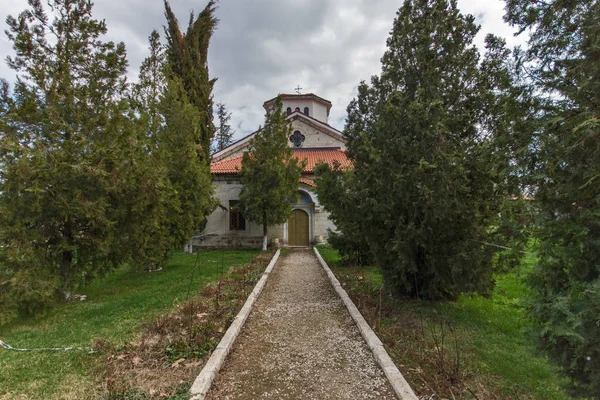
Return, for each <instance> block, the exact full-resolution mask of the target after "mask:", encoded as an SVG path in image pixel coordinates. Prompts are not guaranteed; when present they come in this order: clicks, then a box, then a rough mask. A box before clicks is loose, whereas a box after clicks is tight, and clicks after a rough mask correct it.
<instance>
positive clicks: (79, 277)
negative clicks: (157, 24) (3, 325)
mask: <svg viewBox="0 0 600 400" xmlns="http://www.w3.org/2000/svg"><path fill="white" fill-rule="evenodd" d="M30 6H31V8H30V9H29V10H26V11H24V12H23V13H21V14H20V15H19V16H18V17H17V18H14V17H12V16H10V17H8V18H7V23H8V26H9V31H8V32H7V34H8V37H9V39H10V40H11V41H12V42H13V47H14V49H15V52H16V55H15V56H14V57H9V58H8V64H9V66H10V67H11V68H13V69H14V70H15V71H17V73H18V80H17V82H16V84H15V87H14V92H13V93H9V92H8V90H4V91H3V93H2V98H1V103H2V107H0V108H1V109H2V110H3V111H2V126H3V129H2V140H1V141H0V154H1V155H2V179H0V214H1V215H0V230H1V240H2V244H3V246H2V254H1V257H2V259H3V265H4V266H5V267H6V270H8V271H10V272H9V279H8V281H9V283H8V285H9V287H10V288H12V289H11V290H9V291H8V292H10V293H12V296H13V297H14V298H18V299H19V300H18V303H19V304H17V305H18V306H19V307H21V308H26V309H28V310H30V311H31V310H32V309H34V308H36V307H40V306H43V305H44V304H46V303H47V302H48V301H50V300H51V299H52V298H53V296H54V295H55V293H56V292H57V291H60V292H63V293H65V294H66V295H67V297H68V296H69V294H70V292H71V291H72V290H73V288H74V287H75V286H76V285H77V284H78V283H79V282H85V281H87V280H88V279H90V278H92V277H94V276H96V275H98V274H102V273H104V272H106V271H108V270H110V269H111V268H114V267H115V266H117V265H120V264H121V263H123V262H127V261H136V262H137V261H139V259H134V258H135V257H136V255H135V252H133V251H132V249H131V247H130V243H131V240H130V238H132V237H133V236H134V235H136V234H137V233H136V232H137V230H136V228H137V226H136V225H135V224H133V225H132V224H131V223H130V222H131V221H132V220H135V219H139V216H140V214H144V213H145V211H146V210H145V206H144V205H145V201H146V200H145V199H143V196H140V195H137V196H135V197H134V196H132V194H137V193H147V191H151V192H152V191H155V189H156V188H155V187H154V186H155V185H159V184H160V179H156V176H155V175H154V174H153V169H152V168H148V167H147V165H146V164H145V157H144V147H143V143H141V142H140V141H139V140H138V137H137V135H136V134H135V123H134V121H133V119H132V116H131V108H130V104H129V101H128V98H127V97H128V96H127V85H126V78H125V74H126V68H127V60H126V56H125V47H124V45H123V43H119V44H115V43H113V42H104V41H102V39H101V36H102V35H103V34H105V33H106V25H105V23H104V22H100V21H97V20H94V19H93V17H92V4H91V3H90V2H88V1H86V0H61V1H58V0H55V1H51V2H50V7H51V8H52V10H53V14H55V15H56V17H55V18H54V19H53V20H52V21H51V20H50V17H49V16H48V14H47V13H46V11H45V10H44V8H43V6H42V5H41V2H40V1H39V0H31V1H30ZM5 88H6V87H5ZM132 131H133V133H132ZM139 163H141V164H142V165H140V164H139ZM134 199H135V200H134ZM138 200H140V202H137V203H136V201H138ZM146 218H151V216H149V215H146ZM141 256H142V257H145V255H144V254H142V255H141ZM5 293H6V292H5Z"/></svg>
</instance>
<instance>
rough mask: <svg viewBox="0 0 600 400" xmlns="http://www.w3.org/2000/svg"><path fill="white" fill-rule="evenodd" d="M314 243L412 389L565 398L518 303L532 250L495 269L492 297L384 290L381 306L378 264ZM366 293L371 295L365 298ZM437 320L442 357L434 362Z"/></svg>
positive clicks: (458, 394)
mask: <svg viewBox="0 0 600 400" xmlns="http://www.w3.org/2000/svg"><path fill="white" fill-rule="evenodd" d="M319 251H320V252H321V255H322V256H323V258H324V259H325V261H326V262H327V263H328V264H329V265H330V267H331V268H332V270H333V272H334V273H335V274H336V275H337V277H338V279H340V281H341V282H343V283H344V287H345V289H346V290H347V291H348V294H349V295H350V296H351V297H352V298H353V300H354V301H355V302H356V303H357V306H358V307H359V308H360V309H361V312H362V313H363V315H365V318H366V319H367V321H369V322H370V323H371V325H372V326H374V327H375V330H376V331H377V334H378V335H380V337H381V339H382V340H383V341H384V343H385V344H386V348H387V349H388V351H389V352H390V355H391V356H392V358H394V359H395V361H396V364H397V365H398V367H399V368H400V370H401V371H402V372H403V373H404V374H405V376H406V378H407V380H408V381H409V383H410V384H411V386H412V387H413V389H415V391H417V392H418V394H420V395H425V394H427V395H428V396H427V397H429V395H432V394H438V396H441V397H446V396H447V397H448V398H452V397H455V398H456V399H459V398H463V399H473V398H475V397H474V396H473V395H472V393H471V392H474V393H476V394H477V397H478V398H480V399H481V398H500V399H505V398H514V399H552V400H565V399H569V398H570V397H569V396H568V395H567V394H566V392H565V391H564V390H563V388H562V386H561V384H563V383H565V382H566V380H565V378H562V377H560V375H559V374H558V372H557V369H556V368H555V367H554V366H553V365H551V364H550V363H549V361H548V359H547V358H546V357H545V356H544V355H543V354H541V353H540V352H538V351H537V350H536V345H535V339H534V338H533V336H532V334H531V330H532V324H531V322H530V321H528V319H527V318H526V315H525V310H524V309H523V307H522V304H521V300H522V299H523V298H525V297H526V286H525V284H524V282H523V278H524V276H525V275H526V274H527V271H528V269H529V268H530V263H532V262H534V261H535V259H534V258H533V257H529V258H528V259H526V260H525V263H524V266H523V267H522V268H521V269H520V270H518V271H513V272H511V273H508V274H502V275H498V276H496V277H495V279H496V288H495V289H494V292H493V295H492V296H491V298H484V297H480V296H473V297H471V296H462V297H461V298H460V299H459V300H458V301H456V302H427V301H410V300H404V301H400V300H394V299H391V298H389V297H388V298H386V297H387V296H384V299H383V302H384V303H386V305H383V306H380V308H379V309H381V311H379V309H378V308H377V307H378V302H379V295H378V293H379V289H380V288H382V286H383V277H382V275H381V273H380V270H379V269H378V268H375V267H363V268H359V267H344V266H340V265H339V256H338V254H337V252H336V251H335V250H333V249H331V248H329V247H319ZM367 297H371V298H372V297H376V298H375V299H372V300H371V301H369V300H368V299H366V298H367ZM373 314H378V315H373ZM377 321H379V323H377ZM442 321H443V322H442ZM443 324H445V327H446V331H445V335H446V336H445V341H446V344H445V346H446V347H445V350H444V354H445V355H446V359H441V363H440V359H439V354H440V353H439V348H440V342H441V337H442V335H441V326H442V325H443ZM449 327H451V328H452V330H453V331H454V332H455V334H452V332H451V331H450V330H449ZM456 338H458V348H459V350H458V351H456V345H455V343H456ZM436 342H437V343H436ZM418 353H420V354H418ZM457 353H458V355H459V358H460V363H461V364H460V366H459V372H458V373H457V374H454V376H453V374H452V373H449V372H450V370H453V368H454V364H453V363H454V360H455V357H456V354H457ZM448 356H450V357H448ZM428 363H430V364H431V365H428ZM441 364H444V365H445V366H444V367H440V365H441ZM449 364H452V365H450V366H448V365H449ZM446 366H448V367H446ZM440 370H442V371H441V372H440ZM436 374H437V375H438V376H437V377H435V375H436ZM457 376H458V379H457ZM446 381H447V382H446Z"/></svg>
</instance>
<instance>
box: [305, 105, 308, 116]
mask: <svg viewBox="0 0 600 400" xmlns="http://www.w3.org/2000/svg"><path fill="white" fill-rule="evenodd" d="M304 115H308V107H304Z"/></svg>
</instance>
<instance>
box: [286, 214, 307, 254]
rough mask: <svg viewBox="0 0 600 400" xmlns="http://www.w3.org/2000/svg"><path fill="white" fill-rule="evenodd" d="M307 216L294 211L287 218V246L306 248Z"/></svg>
mask: <svg viewBox="0 0 600 400" xmlns="http://www.w3.org/2000/svg"><path fill="white" fill-rule="evenodd" d="M308 230H309V229H308V214H307V213H306V211H304V210H294V211H292V214H291V215H290V217H289V218H288V245H289V246H308V245H309V240H308V234H309V233H308Z"/></svg>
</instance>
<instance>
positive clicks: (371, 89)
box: [319, 0, 506, 299]
mask: <svg viewBox="0 0 600 400" xmlns="http://www.w3.org/2000/svg"><path fill="white" fill-rule="evenodd" d="M478 29H479V28H478V26H476V25H475V23H474V17H473V16H471V15H466V16H464V15H462V14H460V12H459V10H458V9H457V6H456V1H449V2H448V1H446V0H407V1H405V2H404V5H403V6H402V7H401V8H400V10H399V11H398V14H397V17H396V19H395V21H394V26H393V29H392V32H391V35H390V37H389V39H388V41H387V47H388V49H387V51H386V52H385V54H384V55H383V58H382V72H381V75H380V76H379V77H377V76H375V77H373V78H372V80H371V85H370V86H368V85H366V84H364V83H363V84H361V85H360V86H359V95H358V98H357V99H355V100H353V101H352V102H351V104H350V105H349V107H348V119H347V124H346V127H345V130H344V134H345V136H346V138H347V154H348V156H349V157H350V158H351V159H352V160H353V162H354V165H355V170H354V173H353V176H354V178H353V179H351V180H348V181H347V182H346V183H345V186H346V187H347V191H348V192H354V193H356V196H355V198H354V201H353V204H352V205H351V209H350V210H349V211H351V212H352V213H353V218H354V224H357V225H358V227H359V229H358V231H359V232H361V233H363V234H364V236H365V239H366V241H367V243H368V245H369V247H370V249H371V253H372V254H373V256H374V257H375V260H376V262H377V263H378V264H379V265H380V266H381V267H382V268H383V270H384V273H385V277H386V281H387V283H388V285H389V286H390V287H391V288H393V289H394V290H395V291H396V293H398V294H402V295H409V296H412V297H420V298H431V299H436V298H456V297H457V296H458V295H459V294H460V293H463V292H471V293H472V292H476V293H484V294H485V293H487V292H488V291H489V289H490V287H491V284H492V280H491V257H492V255H493V253H494V249H493V247H490V246H485V245H483V243H486V242H488V240H489V227H490V224H491V221H492V219H493V218H494V216H495V215H497V213H498V211H499V200H498V192H497V190H498V186H499V183H500V182H499V173H500V171H501V170H502V169H503V168H504V166H505V165H506V162H505V161H502V160H496V159H495V158H494V157H492V155H494V154H498V151H497V150H496V149H495V148H494V146H495V142H494V140H493V132H489V131H488V130H486V129H484V122H485V121H484V110H485V104H486V100H485V97H486V93H482V91H486V90H489V89H488V88H487V86H490V85H491V83H486V79H487V78H489V76H488V74H486V73H485V72H484V71H483V70H482V69H480V67H479V65H478V64H479V53H478V51H477V49H476V48H475V47H474V46H472V41H473V38H474V36H475V35H476V33H477V32H478ZM490 40H491V39H490ZM489 44H491V43H489ZM319 190H320V189H319ZM341 196H342V194H340V197H341ZM324 205H325V207H326V208H327V209H329V208H332V209H334V208H335V207H331V205H329V204H327V203H324ZM338 206H339V204H338ZM342 228H343V225H342ZM354 229H355V228H354Z"/></svg>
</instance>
